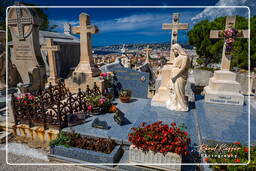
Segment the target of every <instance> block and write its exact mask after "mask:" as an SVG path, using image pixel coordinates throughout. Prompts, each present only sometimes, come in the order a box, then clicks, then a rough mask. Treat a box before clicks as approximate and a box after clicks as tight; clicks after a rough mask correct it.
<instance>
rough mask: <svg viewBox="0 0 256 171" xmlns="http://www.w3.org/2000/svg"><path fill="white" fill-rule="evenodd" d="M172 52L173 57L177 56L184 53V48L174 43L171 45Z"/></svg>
mask: <svg viewBox="0 0 256 171" xmlns="http://www.w3.org/2000/svg"><path fill="white" fill-rule="evenodd" d="M171 50H172V52H173V54H174V55H175V57H177V56H179V55H186V53H185V52H184V50H183V49H182V47H181V46H180V45H179V44H177V43H175V44H173V45H172V49H171Z"/></svg>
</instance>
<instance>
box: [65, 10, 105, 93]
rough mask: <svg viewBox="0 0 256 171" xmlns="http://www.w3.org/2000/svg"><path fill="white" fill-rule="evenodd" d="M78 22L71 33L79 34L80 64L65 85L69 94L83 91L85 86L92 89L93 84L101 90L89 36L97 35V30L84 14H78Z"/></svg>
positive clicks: (101, 86)
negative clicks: (79, 90) (79, 89)
mask: <svg viewBox="0 0 256 171" xmlns="http://www.w3.org/2000/svg"><path fill="white" fill-rule="evenodd" d="M79 22H80V26H77V27H73V28H72V33H74V34H80V62H79V64H78V66H77V67H76V69H75V70H74V71H73V73H72V76H71V77H69V78H68V79H66V80H65V84H66V86H67V87H68V88H69V90H70V91H71V92H76V91H77V89H78V88H81V89H82V90H85V89H86V87H87V85H89V86H90V87H93V85H94V82H95V83H96V84H97V86H98V87H99V88H100V89H101V90H102V89H103V81H101V80H100V79H98V77H97V76H99V74H100V70H99V69H98V67H97V66H96V65H95V64H94V60H93V57H92V47H91V34H95V33H97V32H98V28H97V27H96V26H94V25H90V17H89V15H88V14H85V13H81V14H80V16H79Z"/></svg>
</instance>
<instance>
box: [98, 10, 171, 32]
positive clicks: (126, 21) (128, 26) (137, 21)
mask: <svg viewBox="0 0 256 171" xmlns="http://www.w3.org/2000/svg"><path fill="white" fill-rule="evenodd" d="M168 21H169V22H170V16H168V15H166V14H135V15H130V16H126V17H121V18H116V19H114V20H106V21H98V22H95V24H96V25H97V26H98V27H99V28H100V32H115V31H136V30H139V29H147V30H153V29H154V28H156V27H159V28H161V26H162V23H163V22H168Z"/></svg>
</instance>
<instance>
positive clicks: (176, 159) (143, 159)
mask: <svg viewBox="0 0 256 171" xmlns="http://www.w3.org/2000/svg"><path fill="white" fill-rule="evenodd" d="M129 162H130V163H134V164H147V167H151V168H155V169H163V170H171V171H180V170H181V163H182V156H181V155H178V154H176V153H173V152H168V153H167V154H165V155H164V154H163V153H159V152H158V153H155V152H153V151H148V152H143V151H142V150H141V149H138V148H137V147H135V146H134V145H131V146H130V148H129ZM151 163H152V164H155V165H148V164H151ZM156 164H159V165H156ZM164 164H172V165H164Z"/></svg>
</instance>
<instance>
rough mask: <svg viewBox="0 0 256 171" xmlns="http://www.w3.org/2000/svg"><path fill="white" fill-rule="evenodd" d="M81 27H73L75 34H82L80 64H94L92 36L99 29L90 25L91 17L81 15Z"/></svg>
mask: <svg viewBox="0 0 256 171" xmlns="http://www.w3.org/2000/svg"><path fill="white" fill-rule="evenodd" d="M79 22H80V26H77V27H73V28H72V33H73V34H80V53H81V54H80V63H83V64H88V63H89V64H93V58H92V47H91V34H95V33H97V32H98V28H97V27H96V26H94V25H90V16H89V15H88V14H85V13H81V14H80V16H79Z"/></svg>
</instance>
